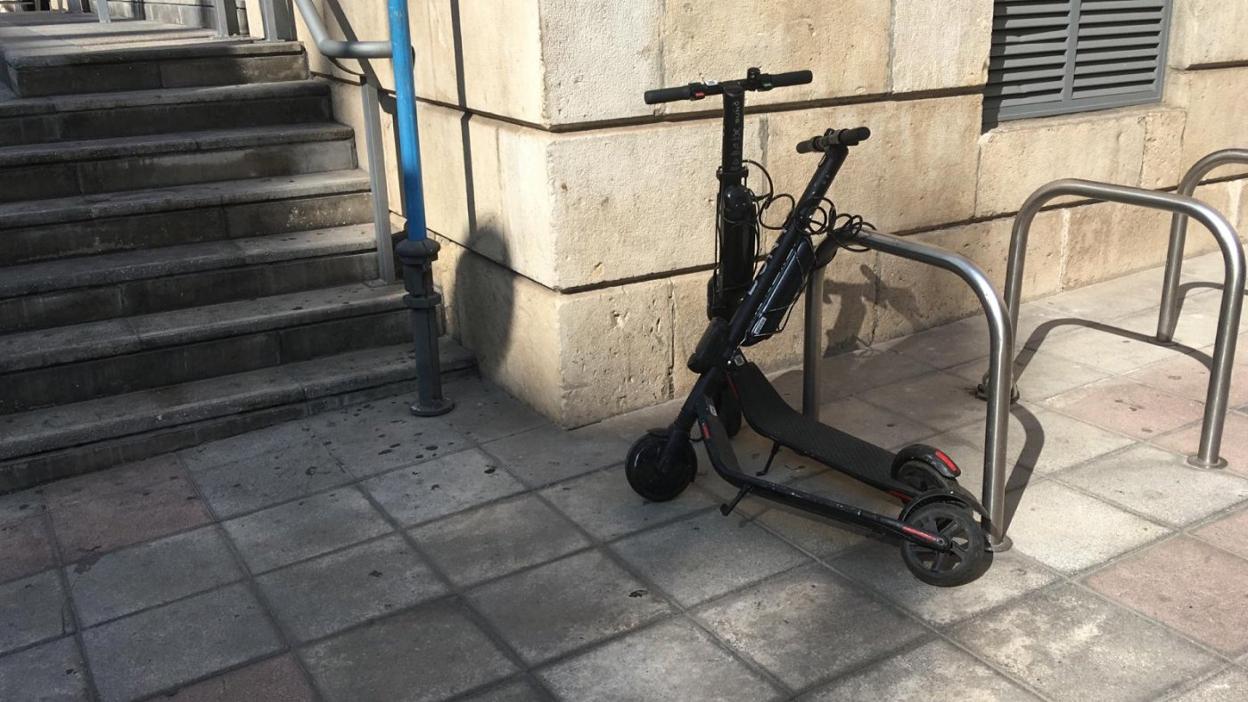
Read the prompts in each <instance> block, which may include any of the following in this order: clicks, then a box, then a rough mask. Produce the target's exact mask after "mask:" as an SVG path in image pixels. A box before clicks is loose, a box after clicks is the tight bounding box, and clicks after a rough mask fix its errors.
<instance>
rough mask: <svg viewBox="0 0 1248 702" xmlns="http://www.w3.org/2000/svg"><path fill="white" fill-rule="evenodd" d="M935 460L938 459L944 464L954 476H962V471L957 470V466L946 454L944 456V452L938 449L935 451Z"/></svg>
mask: <svg viewBox="0 0 1248 702" xmlns="http://www.w3.org/2000/svg"><path fill="white" fill-rule="evenodd" d="M936 458H939V459H940V462H941V463H944V464H945V465H946V466H948V467H949V470H950V471H952V472H953V474H954V475H962V469H961V468H959V467H958V464H957V463H954V462H953V459H952V458H950V457H949V456H948V455H947V454H945V452H944V451H941V450H940V449H936Z"/></svg>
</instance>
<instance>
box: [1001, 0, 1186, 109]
mask: <svg viewBox="0 0 1248 702" xmlns="http://www.w3.org/2000/svg"><path fill="white" fill-rule="evenodd" d="M1169 22H1170V0H1064V1H1055V0H997V1H996V2H995V3H994V9H993V22H992V49H991V52H990V54H989V60H988V85H987V87H986V89H985V96H984V117H985V121H986V122H987V123H989V124H995V123H996V122H998V121H1000V120H1005V119H1018V118H1022V117H1040V116H1044V115H1055V114H1063V113H1068V112H1079V111H1084V110H1096V109H1104V108H1108V107H1120V106H1122V105H1135V104H1139V103H1144V102H1152V101H1155V100H1158V99H1159V98H1160V97H1161V81H1162V76H1163V75H1164V73H1165V71H1164V61H1165V49H1166V35H1167V33H1168V32H1167V29H1168V27H1169Z"/></svg>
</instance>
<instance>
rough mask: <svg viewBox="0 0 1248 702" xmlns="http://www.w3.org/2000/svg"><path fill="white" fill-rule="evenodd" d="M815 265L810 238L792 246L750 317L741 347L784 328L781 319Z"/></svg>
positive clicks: (755, 342) (784, 317)
mask: <svg viewBox="0 0 1248 702" xmlns="http://www.w3.org/2000/svg"><path fill="white" fill-rule="evenodd" d="M770 255H771V256H774V255H775V251H774V250H773V251H772V253H771V254H770ZM814 267H815V248H814V246H813V245H812V244H811V243H810V238H809V237H804V238H803V239H802V240H801V241H800V242H798V244H797V246H795V247H793V251H792V252H791V253H789V257H788V258H787V259H785V262H784V266H783V267H782V268H781V269H780V274H779V275H777V276H776V279H775V281H774V282H773V283H772V284H771V287H770V288H768V290H767V294H765V295H764V296H763V303H762V305H760V306H759V308H758V312H756V313H755V314H754V318H753V319H751V320H750V326H749V330H748V331H747V333H746V337H745V342H744V343H743V344H742V345H743V346H751V345H753V344H757V343H758V342H760V341H762V340H763V339H767V338H770V337H771V336H772V335H774V334H775V333H776V332H778V331H780V330H781V329H784V322H785V320H787V319H788V318H789V311H790V310H792V309H793V305H794V304H795V303H796V302H797V298H799V297H801V295H802V288H803V287H805V285H806V278H807V276H809V275H810V272H811V270H813V269H814Z"/></svg>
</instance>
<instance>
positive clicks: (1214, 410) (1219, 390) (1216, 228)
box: [990, 152, 1244, 468]
mask: <svg viewBox="0 0 1248 702" xmlns="http://www.w3.org/2000/svg"><path fill="white" fill-rule="evenodd" d="M1221 153H1225V152H1219V154H1221ZM1219 154H1213V155H1211V156H1209V157H1207V158H1206V159H1205V160H1203V161H1201V163H1198V164H1197V165H1196V167H1194V168H1193V169H1192V171H1190V172H1189V173H1188V176H1189V177H1190V176H1191V175H1192V173H1199V171H1198V169H1199V168H1201V167H1202V164H1205V163H1206V161H1210V162H1211V163H1212V164H1213V165H1208V168H1213V167H1214V166H1216V165H1220V164H1221V163H1229V162H1231V161H1229V160H1223V159H1226V158H1229V157H1225V156H1219ZM1215 157H1216V158H1215ZM1199 179H1200V176H1199V175H1197V176H1196V180H1197V181H1199ZM1184 182H1185V183H1186V182H1187V178H1185V179H1184ZM1194 189H1195V185H1194V184H1192V185H1191V186H1190V188H1189V190H1194ZM1063 195H1074V196H1078V197H1087V198H1092V199H1094V200H1104V201H1107V202H1118V203H1122V204H1126V205H1138V206H1140V207H1149V208H1153V209H1158V210H1166V211H1169V212H1173V213H1174V214H1175V224H1174V227H1173V228H1172V229H1171V241H1170V261H1169V262H1168V264H1167V270H1166V285H1167V287H1166V293H1167V294H1166V297H1163V300H1162V312H1161V315H1162V316H1161V320H1162V324H1161V328H1160V329H1159V330H1158V338H1159V339H1160V340H1161V341H1163V342H1168V341H1169V338H1170V335H1171V334H1172V333H1173V330H1174V323H1175V321H1176V320H1175V317H1174V311H1175V308H1176V307H1177V299H1176V298H1177V295H1176V293H1177V287H1178V277H1179V269H1180V267H1181V265H1182V263H1181V261H1182V249H1183V237H1184V228H1185V227H1186V219H1187V218H1188V217H1192V218H1195V219H1196V220H1197V221H1199V222H1200V223H1201V224H1203V225H1205V227H1206V228H1207V229H1209V231H1210V232H1212V233H1213V235H1214V237H1215V238H1216V239H1217V240H1218V246H1219V247H1220V248H1221V249H1222V258H1223V260H1224V261H1225V263H1226V276H1225V281H1224V287H1223V290H1222V308H1221V311H1220V312H1219V314H1218V334H1217V340H1216V341H1215V346H1214V352H1213V366H1212V368H1211V369H1210V378H1209V391H1208V394H1207V395H1206V399H1205V416H1204V423H1203V425H1202V426H1201V431H1200V446H1199V448H1198V450H1197V453H1196V455H1195V456H1192V457H1191V458H1189V459H1188V462H1189V463H1191V464H1192V465H1195V466H1200V467H1206V468H1220V467H1222V466H1225V465H1226V461H1225V460H1223V459H1221V458H1220V457H1219V453H1218V452H1219V450H1220V449H1221V445H1222V427H1223V424H1224V423H1225V421H1226V409H1227V399H1228V395H1229V393H1230V390H1231V367H1232V363H1233V361H1234V359H1235V341H1236V333H1237V332H1238V330H1239V317H1240V312H1241V308H1242V305H1243V289H1244V249H1243V247H1242V246H1241V245H1240V243H1239V237H1238V236H1237V235H1236V233H1235V229H1234V228H1233V227H1232V226H1231V225H1230V223H1229V222H1227V221H1226V218H1225V217H1223V216H1222V215H1221V214H1220V213H1219V212H1218V211H1217V210H1215V209H1213V208H1212V207H1210V206H1208V205H1206V204H1205V203H1203V202H1201V201H1199V200H1197V199H1195V198H1193V197H1191V196H1190V195H1189V194H1170V193H1163V192H1157V191H1155V190H1146V189H1143V188H1133V187H1128V186H1124V185H1110V184H1108V183H1096V182H1092V181H1087V180H1075V179H1066V180H1056V181H1053V182H1052V183H1049V184H1048V185H1045V186H1042V187H1041V188H1040V189H1039V190H1037V191H1035V192H1034V193H1032V194H1031V197H1029V198H1027V201H1026V202H1025V203H1023V207H1022V209H1021V210H1019V213H1018V216H1017V217H1016V218H1015V219H1014V233H1013V237H1012V239H1011V240H1010V258H1009V266H1008V268H1007V270H1006V276H1005V289H1006V301H1007V303H1006V304H1007V305H1008V307H1009V314H1010V328H1011V329H1012V330H1014V329H1017V328H1018V310H1019V304H1020V302H1021V300H1022V288H1023V264H1024V260H1025V258H1026V254H1027V237H1028V235H1029V233H1030V231H1031V224H1032V222H1033V221H1034V220H1035V217H1036V214H1037V213H1039V212H1040V208H1041V207H1043V206H1044V205H1045V204H1046V203H1047V202H1049V201H1050V200H1052V199H1054V198H1056V197H1061V196H1063ZM1180 218H1182V221H1180ZM1176 232H1177V239H1176V237H1175V234H1176ZM1176 253H1177V254H1178V255H1177V256H1176ZM1171 276H1173V280H1171ZM990 372H991V371H990ZM993 377H994V378H995V375H994V376H993ZM998 390H999V388H998Z"/></svg>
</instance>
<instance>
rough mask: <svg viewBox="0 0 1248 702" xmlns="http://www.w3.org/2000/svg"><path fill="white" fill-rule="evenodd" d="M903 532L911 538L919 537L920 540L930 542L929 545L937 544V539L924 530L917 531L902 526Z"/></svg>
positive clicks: (910, 527)
mask: <svg viewBox="0 0 1248 702" xmlns="http://www.w3.org/2000/svg"><path fill="white" fill-rule="evenodd" d="M901 530H902V531H904V532H906V533H907V534H909V535H911V536H917V537H919V538H920V539H923V540H924V541H926V542H928V543H929V544H931V543H936V541H937V537H935V536H933V535H931V534H929V533H927V532H926V531H923V530H922V529H915V528H914V527H912V526H905V525H902V527H901Z"/></svg>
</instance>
